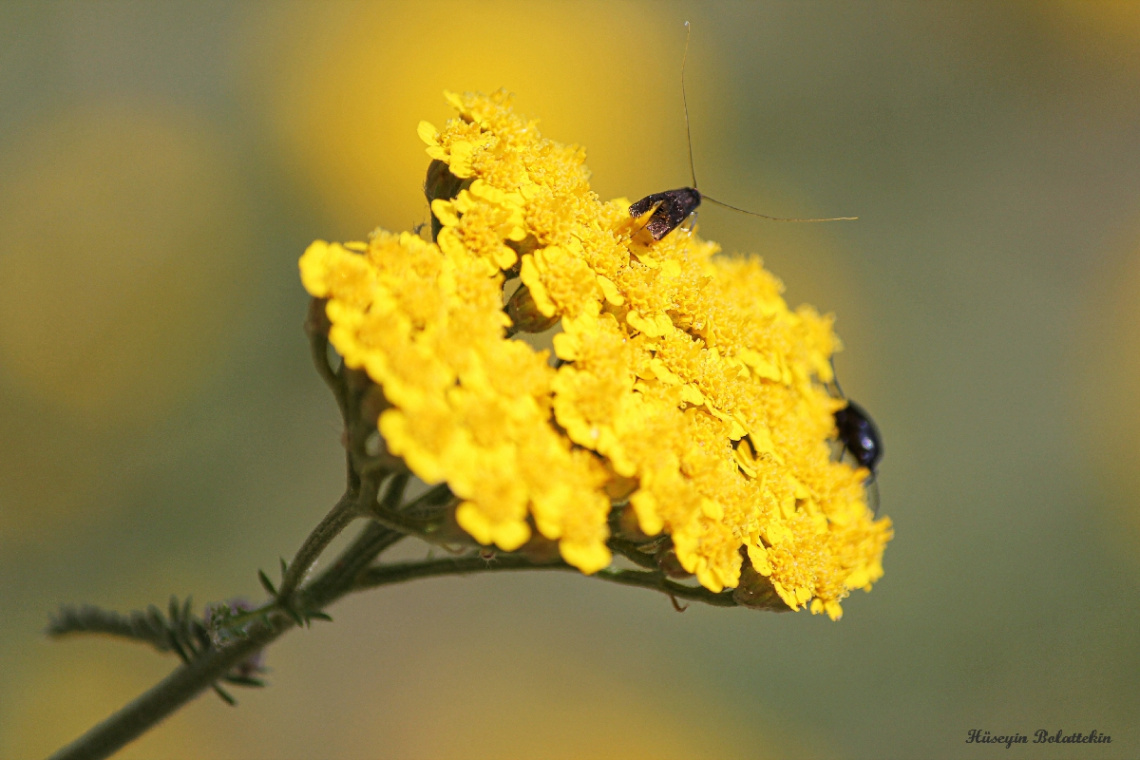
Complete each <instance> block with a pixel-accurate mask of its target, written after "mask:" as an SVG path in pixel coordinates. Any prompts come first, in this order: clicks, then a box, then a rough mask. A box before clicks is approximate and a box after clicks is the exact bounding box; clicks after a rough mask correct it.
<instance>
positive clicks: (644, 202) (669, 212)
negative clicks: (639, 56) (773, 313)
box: [629, 21, 858, 240]
mask: <svg viewBox="0 0 1140 760" xmlns="http://www.w3.org/2000/svg"><path fill="white" fill-rule="evenodd" d="M689 33H690V27H689V22H688V21H686V22H685V56H684V58H683V59H682V60H681V101H682V102H683V103H684V106H685V136H686V138H687V139H688V141H689V171H690V173H691V174H692V177H693V186H692V187H679V188H677V189H676V190H666V191H665V192H663V193H653V194H652V195H647V196H645V197H644V198H642V199H641V200H639V201H638V202H637V203H634V204H633V205H632V206H630V207H629V214H630V216H632V217H635V218H636V217H639V216H641V215H642V214H647V213H649V211H650V209H656V210H654V211H653V215H652V216H651V217H649V221H648V222H646V224H645V228H646V229H648V230H649V234H650V235H652V236H653V239H654V240H660V239H661V238H663V237H665V236H666V235H668V234H669V233H670V232H672V231H673V230H675V229H676V228H677V227H679V226H680V225H681V224H683V223H684V221H685V220H686V219H688V218H689V217H690V216H692V215H693V214H694V213H695V212H696V210H697V207H698V206H700V205H701V201H702V200H706V201H708V202H709V203H715V204H716V205H718V206H723V207H725V208H728V209H732V210H733V211H739V212H740V213H742V214H748V215H749V216H758V217H760V218H761V219H770V220H772V221H774V222H849V221H853V220H855V219H857V218H858V217H854V216H836V217H831V218H828V219H790V218H784V217H779V216H768V215H767V214H758V213H756V212H755V211H748V210H747V209H742V208H737V207H736V206H730V205H729V204H727V203H724V202H723V201H718V200H717V199H716V198H713V197H712V196H709V195H702V194H701V192H700V191H699V190H697V170H696V166H695V165H694V163H693V135H692V132H691V131H690V129H689V100H688V97H687V96H686V95H685V64H686V63H688V61H689Z"/></svg>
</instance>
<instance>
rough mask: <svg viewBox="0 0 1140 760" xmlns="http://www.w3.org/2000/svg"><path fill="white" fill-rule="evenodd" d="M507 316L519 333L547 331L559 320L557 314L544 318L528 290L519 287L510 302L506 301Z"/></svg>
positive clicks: (521, 286) (525, 287)
mask: <svg viewBox="0 0 1140 760" xmlns="http://www.w3.org/2000/svg"><path fill="white" fill-rule="evenodd" d="M507 316H509V317H510V318H511V322H513V323H514V326H515V329H516V330H518V331H520V332H529V333H539V332H542V331H544V330H549V329H550V328H551V327H553V326H554V324H555V323H556V322H557V321H558V320H559V319H561V317H560V316H559V315H558V314H552V315H551V316H549V317H548V316H546V315H545V314H543V313H542V312H541V311H539V309H538V304H536V303H535V302H534V297H533V296H532V295H531V294H530V288H528V287H527V286H526V285H520V286H519V289H518V290H516V291H515V292H514V294H513V295H512V296H511V298H510V300H509V301H507Z"/></svg>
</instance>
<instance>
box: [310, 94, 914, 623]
mask: <svg viewBox="0 0 1140 760" xmlns="http://www.w3.org/2000/svg"><path fill="white" fill-rule="evenodd" d="M447 99H448V101H449V102H450V103H451V104H452V105H453V106H454V107H455V109H456V110H457V111H458V116H457V117H455V118H453V119H451V120H450V121H448V122H447V123H446V124H445V125H444V127H443V128H442V129H437V128H435V127H434V126H432V125H431V124H428V123H427V122H422V123H421V124H420V127H419V135H420V137H421V138H422V139H423V140H424V142H425V143H426V144H427V146H428V147H427V153H428V156H430V157H431V159H433V160H432V163H431V166H430V168H429V171H428V183H427V187H426V190H427V193H428V197H429V200H430V204H431V212H432V221H433V224H432V231H433V235H432V237H433V240H432V242H427V241H425V240H423V239H422V238H421V237H419V236H417V235H414V234H411V233H407V232H405V233H401V234H394V233H390V232H386V231H383V230H377V231H375V232H373V233H372V235H371V236H370V238H369V239H368V240H367V241H366V242H355V243H345V244H337V243H327V242H323V241H318V242H315V243H313V244H312V245H311V246H310V247H309V249H308V250H307V251H306V252H305V255H304V256H303V257H302V258H301V262H300V266H301V279H302V282H303V284H304V286H305V288H306V289H307V290H308V292H309V293H310V294H311V295H313V296H314V297H315V298H319V299H325V301H326V307H325V308H326V313H327V317H328V321H329V324H330V328H329V333H328V338H329V342H330V343H331V344H332V345H333V347H334V348H335V349H336V350H337V351H338V352H339V353H340V354H341V356H342V357H343V359H344V362H345V365H346V366H347V367H349V368H351V369H356V370H361V371H363V372H364V373H366V374H367V376H368V378H370V380H371V381H372V382H373V383H375V384H376V385H377V386H378V387H379V388H380V389H382V391H383V394H384V397H385V399H386V401H387V404H388V406H387V407H386V408H385V410H384V411H383V412H382V413H381V414H380V416H379V420H378V428H379V432H380V434H381V435H382V436H383V439H384V441H385V443H386V446H387V449H388V451H389V452H390V453H391V454H393V455H395V456H397V457H399V458H401V459H402V460H403V462H404V464H405V465H406V467H407V469H408V470H410V471H411V472H412V473H414V474H415V475H417V476H418V477H419V478H421V479H422V480H424V481H426V482H428V483H441V482H445V483H446V484H447V485H448V487H449V488H450V490H451V492H452V493H453V494H455V496H456V498H457V506H456V509H455V513H454V518H455V521H456V522H457V523H458V525H459V526H460V527H461V528H462V529H463V530H464V531H466V533H468V534H469V535H470V536H471V537H472V538H473V539H474V540H475V541H477V542H479V543H480V544H484V545H487V546H492V545H493V546H496V547H498V548H499V549H501V550H503V551H508V552H510V551H515V550H518V549H520V548H523V547H524V546H526V545H527V544H528V543H533V542H538V541H543V540H545V541H552V542H557V546H558V550H559V551H560V552H561V555H562V557H563V559H565V561H566V562H568V563H569V564H571V565H573V566H575V567H577V568H579V569H580V570H581V571H582V572H584V573H595V572H597V571H599V570H602V569H603V568H605V567H607V566H608V565H609V564H610V563H611V560H612V554H611V549H612V548H614V547H615V546H617V545H618V544H619V543H620V544H621V545H623V546H625V545H636V546H639V547H641V548H642V550H643V551H644V552H645V556H649V557H653V558H655V561H658V562H660V567H661V569H663V570H668V571H669V572H670V574H674V575H676V574H689V575H693V576H695V577H696V579H697V582H699V583H700V584H701V585H702V586H704V587H705V588H707V589H709V590H710V591H713V592H722V591H725V590H726V589H735V591H734V592H733V598H734V599H735V600H737V602H738V603H740V604H744V605H753V606H763V605H760V604H759V603H757V600H765V601H766V602H767V601H770V600H772V599H775V598H777V597H778V599H780V600H782V602H783V603H784V604H786V605H787V607H790V608H792V609H799V608H802V607H810V609H811V610H812V611H813V612H826V613H827V614H828V615H829V616H830V617H831V618H833V619H837V618H838V617H839V616H840V614H841V608H840V602H841V600H842V599H843V598H844V597H846V596H847V594H848V593H849V591H850V590H851V589H855V588H862V589H866V590H870V588H871V585H872V584H873V583H874V582H875V581H876V580H878V579H879V578H880V577H881V576H882V574H883V570H882V564H881V559H882V554H883V549H884V547H885V545H886V543H887V542H888V541H889V540H890V538H891V536H892V530H891V523H890V520H889V519H887V518H885V517H884V518H880V519H878V520H875V519H874V516H873V514H872V512H871V510H870V509H869V508H868V506H867V503H866V499H865V489H864V481H865V480H866V478H867V477H868V472H867V470H865V469H860V468H857V467H855V466H852V465H851V464H849V463H847V462H845V461H835V458H834V457H833V456H832V450H833V448H834V447H835V436H836V430H835V420H834V416H833V415H834V413H835V411H836V410H837V409H839V408H841V407H842V406H843V404H844V402H843V401H842V400H839V399H836V398H834V397H833V396H832V395H831V394H829V392H828V384H829V383H830V382H831V380H832V369H831V356H832V354H833V353H834V352H835V351H836V350H837V348H838V347H839V344H838V340H837V338H836V337H835V335H834V333H833V331H832V319H831V318H830V317H828V316H821V315H820V314H819V313H818V312H816V311H815V310H814V309H812V308H811V307H807V306H803V307H800V308H798V309H796V310H794V311H793V310H790V309H789V308H788V307H787V305H786V304H785V302H784V300H783V298H782V297H781V295H780V293H781V290H782V286H781V284H780V282H779V281H778V280H777V279H776V278H775V277H774V276H772V275H771V274H769V273H768V272H767V271H765V270H764V269H763V267H762V266H761V264H760V262H759V261H757V260H756V259H754V258H725V257H721V256H717V255H716V254H717V253H718V250H719V249H718V247H717V246H716V244H715V243H711V242H707V241H703V240H701V239H700V238H699V237H698V236H697V235H696V234H695V233H694V232H692V231H689V230H684V229H678V230H675V231H673V232H671V233H670V234H668V235H666V236H665V237H664V238H663V239H661V240H660V241H657V240H654V239H653V237H652V236H651V235H650V234H649V232H648V231H647V230H646V229H645V223H646V218H645V217H642V218H631V217H630V214H629V205H630V204H629V201H628V200H627V199H624V198H619V199H615V200H612V201H609V202H603V201H601V200H600V199H599V198H598V196H597V195H596V194H595V193H594V192H593V191H592V190H591V189H590V185H589V173H588V171H587V169H586V167H585V154H584V151H583V150H582V149H581V148H578V147H576V146H565V145H561V144H559V143H556V142H553V141H551V140H548V139H546V138H544V137H542V136H541V134H539V132H538V129H537V125H536V122H534V121H532V120H527V119H524V118H522V117H520V116H518V115H517V114H516V113H515V112H514V110H513V109H512V106H511V99H510V96H509V95H507V94H506V93H505V92H502V91H500V92H496V93H494V94H492V95H490V96H485V95H478V94H467V95H455V94H451V93H448V94H447ZM554 325H560V328H561V329H560V331H559V332H558V333H557V334H556V335H555V336H554V343H553V345H554V356H550V355H549V353H548V352H547V351H539V350H536V349H535V348H533V347H532V346H531V345H530V344H529V343H527V342H525V341H524V340H522V339H520V338H519V337H518V335H519V333H520V332H538V331H541V330H544V329H547V328H548V327H551V326H554Z"/></svg>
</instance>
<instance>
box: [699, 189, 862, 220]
mask: <svg viewBox="0 0 1140 760" xmlns="http://www.w3.org/2000/svg"><path fill="white" fill-rule="evenodd" d="M701 199H702V200H706V201H708V202H709V203H715V204H716V205H718V206H724V207H725V208H730V209H732V210H733V211H739V212H740V213H742V214H748V215H749V216H758V217H760V218H761V219H767V220H769V221H773V222H854V221H855V220H857V219H858V218H859V217H857V216H829V217H827V218H826V219H794V218H791V217H785V216H768V215H767V214H758V213H756V212H755V211H749V210H748V209H746V208H737V207H736V206H730V205H729V204H727V203H725V202H724V201H718V200H717V199H716V198H713V197H712V196H711V195H705V194H704V193H701Z"/></svg>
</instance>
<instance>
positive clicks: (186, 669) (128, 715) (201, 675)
mask: <svg viewBox="0 0 1140 760" xmlns="http://www.w3.org/2000/svg"><path fill="white" fill-rule="evenodd" d="M292 625H293V622H292V621H291V620H289V619H288V618H286V617H284V616H276V617H274V618H273V619H272V621H271V623H270V625H264V624H263V625H260V626H258V627H257V629H256V630H255V631H252V632H251V633H250V635H249V636H248V637H247V638H245V639H241V640H240V641H235V642H234V643H233V644H232V645H230V646H227V647H225V648H223V649H220V650H219V649H210V650H208V651H206V652H205V653H203V655H202V656H201V657H199V658H197V659H195V660H194V661H193V662H190V663H187V664H185V665H183V666H182V667H180V668H178V669H177V670H175V671H174V672H173V673H171V674H170V675H168V676H167V677H166V678H164V679H163V680H161V681H159V682H158V683H157V684H155V685H154V686H153V687H151V688H150V689H149V690H148V691H146V692H144V693H143V694H141V695H139V697H138V698H137V699H135V700H134V701H133V702H131V703H130V704H128V705H127V706H126V707H124V708H123V709H121V710H119V711H118V712H117V713H115V714H114V715H112V716H111V717H109V718H107V719H106V720H104V721H103V722H102V723H100V724H98V725H97V726H95V727H94V728H92V729H91V730H90V731H88V732H87V733H86V734H84V735H83V736H81V737H79V738H78V739H76V740H75V741H74V742H72V743H71V744H69V745H67V746H66V747H64V748H63V749H61V750H59V751H58V752H56V753H55V754H54V755H52V756H51V758H50V760H97V759H98V758H104V757H108V756H110V755H111V754H112V753H113V752H115V751H117V750H118V749H120V748H121V747H123V746H124V745H126V744H127V743H128V742H130V741H133V740H134V739H136V738H138V737H139V736H141V735H142V734H143V733H144V732H145V731H147V730H148V729H149V728H151V727H152V726H154V725H155V724H157V723H158V722H159V721H161V720H163V719H164V718H166V717H167V716H168V715H170V714H171V713H173V712H174V711H175V710H177V709H178V708H180V707H181V706H182V705H183V704H185V703H186V702H188V701H190V700H191V699H192V698H194V697H195V696H197V695H198V694H199V693H201V692H202V691H203V690H205V689H208V688H210V686H211V685H213V684H214V683H215V682H216V681H218V680H219V679H221V678H222V677H223V676H225V675H226V674H227V673H228V672H230V671H231V670H233V669H234V667H236V666H237V665H238V664H239V663H241V662H242V661H243V660H245V659H247V658H249V657H251V656H252V655H254V654H255V653H257V652H258V651H259V650H260V649H262V648H264V647H265V645H266V644H269V643H270V642H271V641H273V640H274V639H276V638H277V637H278V636H280V635H281V634H282V633H284V632H285V631H287V630H289V628H290V627H291V626H292Z"/></svg>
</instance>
